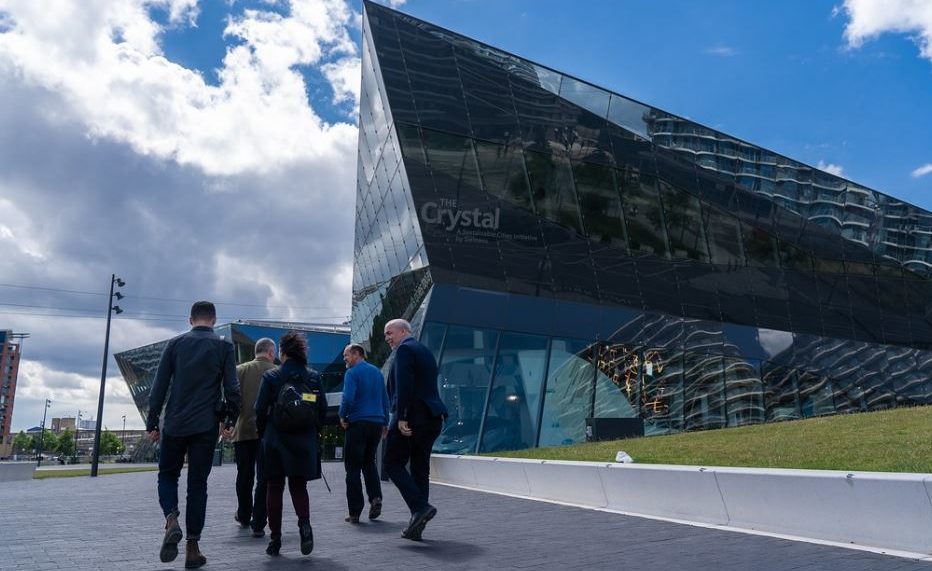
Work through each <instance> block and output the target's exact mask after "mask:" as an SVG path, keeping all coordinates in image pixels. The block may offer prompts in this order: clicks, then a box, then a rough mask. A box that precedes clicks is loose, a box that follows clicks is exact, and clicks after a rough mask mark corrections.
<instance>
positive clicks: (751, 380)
mask: <svg viewBox="0 0 932 571" xmlns="http://www.w3.org/2000/svg"><path fill="white" fill-rule="evenodd" d="M722 364H723V366H724V368H725V410H726V412H727V422H728V426H744V425H745V424H760V423H761V422H764V390H763V385H762V384H761V380H760V362H759V361H756V360H745V359H729V358H727V357H726V358H725V359H723V360H722Z"/></svg>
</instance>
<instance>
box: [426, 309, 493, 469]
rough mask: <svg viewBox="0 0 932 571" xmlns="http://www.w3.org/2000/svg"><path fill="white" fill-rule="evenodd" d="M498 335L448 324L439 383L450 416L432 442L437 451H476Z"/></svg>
mask: <svg viewBox="0 0 932 571" xmlns="http://www.w3.org/2000/svg"><path fill="white" fill-rule="evenodd" d="M497 339H498V332H497V331H488V330H482V329H472V328H469V327H459V326H455V325H451V326H450V327H449V328H447V335H446V342H445V343H444V348H443V355H442V356H441V360H440V372H439V374H438V384H439V386H440V398H441V399H443V402H444V404H446V405H447V409H448V410H449V411H450V416H449V417H448V418H447V420H446V422H444V425H443V432H442V433H441V434H440V437H439V438H438V439H437V442H436V443H434V450H435V451H436V452H441V453H445V454H464V453H471V452H475V451H476V447H477V444H478V439H479V424H480V423H481V421H482V411H483V409H484V408H485V401H486V395H487V394H488V391H489V377H490V375H491V372H492V361H493V358H494V357H495V346H496V341H497Z"/></svg>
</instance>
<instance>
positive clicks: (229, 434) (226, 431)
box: [220, 426, 233, 441]
mask: <svg viewBox="0 0 932 571" xmlns="http://www.w3.org/2000/svg"><path fill="white" fill-rule="evenodd" d="M220 436H222V437H223V439H224V440H227V441H229V440H230V439H231V438H233V427H232V426H230V427H227V428H221V429H220Z"/></svg>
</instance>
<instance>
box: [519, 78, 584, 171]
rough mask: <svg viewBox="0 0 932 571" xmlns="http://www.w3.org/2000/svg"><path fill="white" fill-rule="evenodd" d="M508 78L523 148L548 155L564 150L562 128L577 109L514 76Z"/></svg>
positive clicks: (564, 127)
mask: <svg viewBox="0 0 932 571" xmlns="http://www.w3.org/2000/svg"><path fill="white" fill-rule="evenodd" d="M509 79H510V83H511V92H512V95H513V97H514V104H515V110H516V111H517V115H518V125H519V127H520V138H521V141H522V143H523V144H524V146H525V148H527V149H534V150H536V151H542V152H548V153H549V152H553V151H561V150H562V151H566V148H567V130H566V126H567V125H568V124H570V120H569V117H571V116H572V115H573V109H577V108H576V107H575V106H573V105H572V104H571V103H569V102H567V101H563V100H562V99H560V98H559V97H558V96H557V95H554V94H552V93H549V92H547V91H544V90H543V89H541V88H540V87H539V86H537V85H533V84H531V83H530V82H528V81H525V80H523V79H521V78H519V77H517V76H516V75H515V74H511V76H510V77H509Z"/></svg>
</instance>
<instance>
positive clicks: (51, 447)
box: [32, 430, 58, 454]
mask: <svg viewBox="0 0 932 571" xmlns="http://www.w3.org/2000/svg"><path fill="white" fill-rule="evenodd" d="M32 440H33V444H32V445H33V447H34V448H35V449H36V450H39V447H40V446H41V448H42V453H43V454H46V453H52V452H55V451H56V450H58V437H57V436H55V433H54V432H52V431H51V430H43V431H42V432H41V433H40V434H36V435H35V436H33V437H32Z"/></svg>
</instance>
